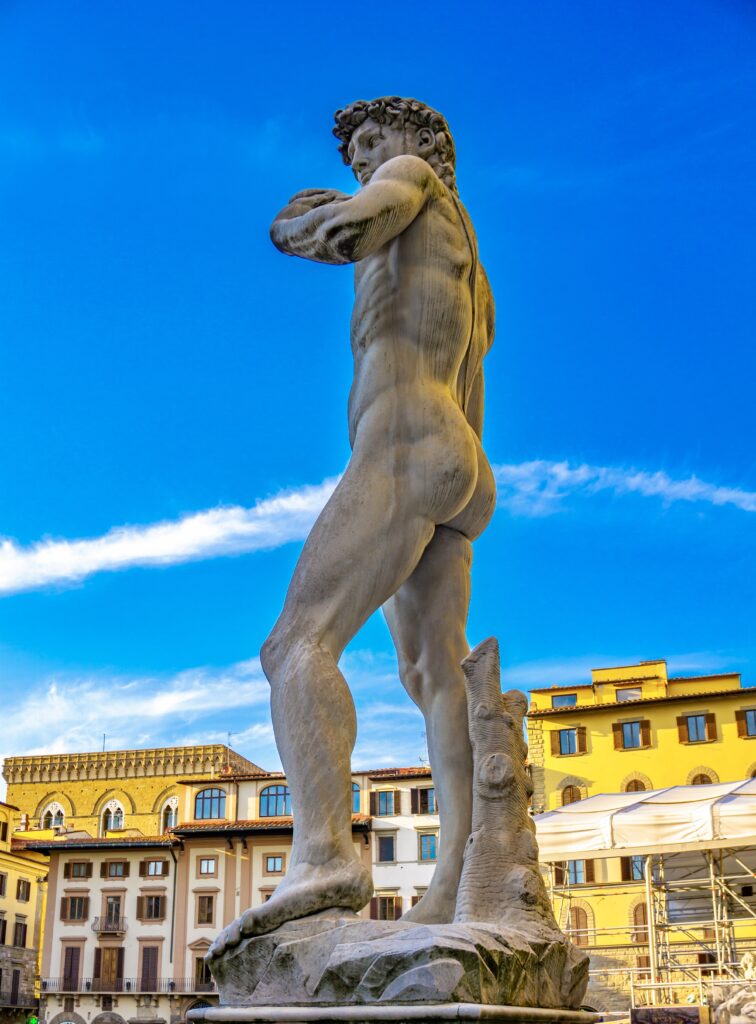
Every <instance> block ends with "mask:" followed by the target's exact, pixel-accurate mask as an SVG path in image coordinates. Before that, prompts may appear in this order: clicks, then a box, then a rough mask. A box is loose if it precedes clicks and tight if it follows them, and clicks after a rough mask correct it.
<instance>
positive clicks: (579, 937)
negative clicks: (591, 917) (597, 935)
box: [567, 907, 588, 946]
mask: <svg viewBox="0 0 756 1024" xmlns="http://www.w3.org/2000/svg"><path fill="white" fill-rule="evenodd" d="M567 932H568V934H569V936H570V938H571V939H572V941H573V942H574V943H575V945H576V946H587V945H588V914H587V913H586V912H585V910H583V908H582V907H570V917H569V924H568V925H567Z"/></svg>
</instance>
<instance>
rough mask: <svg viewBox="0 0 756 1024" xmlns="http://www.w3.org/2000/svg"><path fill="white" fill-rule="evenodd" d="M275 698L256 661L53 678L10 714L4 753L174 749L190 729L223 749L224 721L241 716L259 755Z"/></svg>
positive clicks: (6, 719) (7, 714) (5, 727)
mask: <svg viewBox="0 0 756 1024" xmlns="http://www.w3.org/2000/svg"><path fill="white" fill-rule="evenodd" d="M269 693H270V690H269V687H268V683H267V681H266V680H265V677H264V675H263V673H262V670H261V668H260V663H259V660H258V659H257V658H251V659H249V660H248V661H241V662H237V663H235V664H232V665H228V666H224V667H221V668H212V667H207V666H205V667H200V668H192V669H187V670H185V671H181V672H177V673H175V674H173V675H170V676H167V677H166V676H157V675H155V676H149V675H145V676H138V677H128V676H108V675H106V674H105V673H92V674H89V675H85V676H81V675H79V676H77V675H75V674H73V673H70V672H66V673H54V674H51V675H48V676H47V677H45V678H44V679H42V680H41V681H40V682H39V683H37V684H36V685H34V684H29V685H27V688H26V691H25V694H24V695H23V696H22V697H20V699H18V700H16V701H11V702H10V703H8V705H7V706H6V707H5V708H4V710H3V735H2V748H3V752H4V753H5V754H7V755H21V754H37V753H53V754H55V753H64V752H67V751H69V752H70V751H82V750H97V749H99V748H100V746H101V744H102V737H103V733H105V734H106V737H107V746H108V748H109V749H111V750H113V749H123V748H126V749H130V748H134V747H144V746H163V745H164V744H169V745H172V744H177V743H182V742H186V740H185V736H186V735H187V734H188V732H189V731H190V726H191V727H192V729H191V731H193V732H195V733H196V734H197V737H198V742H203V743H207V742H221V741H225V737H226V734H225V733H221V734H220V737H215V733H216V732H217V731H218V727H219V724H220V723H219V722H218V718H217V716H218V713H219V712H220V713H221V716H223V717H225V719H227V720H228V721H229V722H232V721H233V722H235V721H237V720H238V717H239V713H240V711H241V709H247V710H248V712H249V714H250V718H251V721H250V722H249V724H246V725H245V729H246V732H245V733H244V734H240V735H239V737H238V739H242V738H244V739H245V740H247V741H249V743H250V746H251V747H252V748H254V742H253V741H254V740H255V739H258V738H262V737H267V736H268V733H267V732H266V729H268V730H269V728H270V725H269V718H268V701H269ZM208 722H210V723H211V724H210V725H209V726H208ZM222 724H224V725H225V724H226V723H225V721H224V722H223V723H222ZM255 726H257V727H258V730H257V732H255ZM211 731H212V734H213V736H214V737H215V738H214V739H213V740H208V739H207V736H208V734H209V733H210V732H211ZM250 757H252V759H253V760H254V756H253V754H252V751H250Z"/></svg>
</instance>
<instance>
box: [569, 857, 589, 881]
mask: <svg viewBox="0 0 756 1024" xmlns="http://www.w3.org/2000/svg"><path fill="white" fill-rule="evenodd" d="M567 878H568V880H569V883H570V885H582V884H583V883H584V882H585V861H584V860H568V861H567Z"/></svg>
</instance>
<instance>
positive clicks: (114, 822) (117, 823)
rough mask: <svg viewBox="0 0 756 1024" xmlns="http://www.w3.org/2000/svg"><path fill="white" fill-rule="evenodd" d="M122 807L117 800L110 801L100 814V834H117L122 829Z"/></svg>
mask: <svg viewBox="0 0 756 1024" xmlns="http://www.w3.org/2000/svg"><path fill="white" fill-rule="evenodd" d="M123 820H124V818H123V807H121V805H120V804H119V803H118V801H117V800H110V801H109V802H108V803H107V804H106V806H105V810H104V811H103V812H102V824H101V834H102V835H105V833H106V832H118V831H119V830H120V829H122V828H123Z"/></svg>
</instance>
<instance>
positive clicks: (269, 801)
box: [260, 786, 291, 818]
mask: <svg viewBox="0 0 756 1024" xmlns="http://www.w3.org/2000/svg"><path fill="white" fill-rule="evenodd" d="M290 814H291V794H290V793H289V787H288V786H266V787H265V789H264V790H263V791H262V793H260V817H261V818H284V817H289V815H290Z"/></svg>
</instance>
